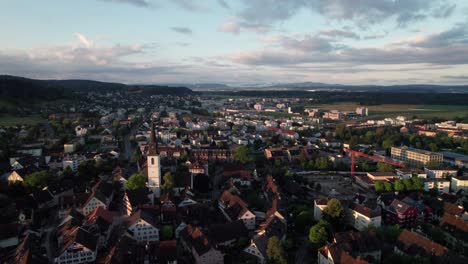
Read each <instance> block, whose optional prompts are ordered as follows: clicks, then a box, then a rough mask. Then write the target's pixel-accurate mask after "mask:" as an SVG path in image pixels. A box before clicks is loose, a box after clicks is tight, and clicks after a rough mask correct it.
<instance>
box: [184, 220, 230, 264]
mask: <svg viewBox="0 0 468 264" xmlns="http://www.w3.org/2000/svg"><path fill="white" fill-rule="evenodd" d="M179 237H180V242H181V243H182V246H183V247H184V248H185V250H187V251H188V252H190V253H192V256H193V258H194V259H195V263H197V264H222V263H224V255H223V253H221V251H219V250H217V249H216V248H215V247H213V245H212V243H211V241H209V240H208V238H207V237H206V236H205V234H203V232H202V231H201V230H200V229H199V228H197V227H193V226H192V225H187V226H186V227H185V228H184V229H183V230H181V231H180V233H179Z"/></svg>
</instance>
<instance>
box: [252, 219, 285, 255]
mask: <svg viewBox="0 0 468 264" xmlns="http://www.w3.org/2000/svg"><path fill="white" fill-rule="evenodd" d="M286 230H287V224H286V219H285V218H284V217H283V216H282V215H281V214H280V213H278V212H274V213H272V214H270V215H269V216H268V217H267V219H266V220H265V222H263V223H261V224H260V227H259V228H258V229H257V230H256V231H255V235H254V237H253V238H252V239H251V241H250V245H249V246H248V247H247V248H245V249H244V252H245V253H247V254H248V255H250V256H252V257H254V258H255V259H256V260H257V262H258V263H262V264H263V263H266V261H267V259H268V258H267V247H268V240H269V239H270V238H272V237H273V236H276V237H277V238H278V239H279V240H280V241H284V239H285V237H286Z"/></svg>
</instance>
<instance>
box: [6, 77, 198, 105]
mask: <svg viewBox="0 0 468 264" xmlns="http://www.w3.org/2000/svg"><path fill="white" fill-rule="evenodd" d="M74 91H79V92H96V91H102V92H108V91H109V92H110V91H141V92H144V93H146V94H162V95H187V94H191V93H193V91H192V90H191V89H189V88H186V87H168V86H161V85H127V84H122V83H109V82H98V81H90V80H35V79H28V78H23V77H17V76H10V75H0V99H5V100H16V101H31V100H54V99H59V98H64V97H67V96H70V95H71V94H72V92H74Z"/></svg>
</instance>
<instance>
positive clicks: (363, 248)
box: [335, 231, 382, 254]
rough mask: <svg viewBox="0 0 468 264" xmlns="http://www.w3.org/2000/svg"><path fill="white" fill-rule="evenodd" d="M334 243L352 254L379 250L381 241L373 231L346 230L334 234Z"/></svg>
mask: <svg viewBox="0 0 468 264" xmlns="http://www.w3.org/2000/svg"><path fill="white" fill-rule="evenodd" d="M335 244H337V245H339V246H340V247H341V248H342V249H344V250H345V251H347V252H349V253H350V254H353V253H354V252H359V253H363V252H371V251H377V250H381V247H382V243H381V241H380V240H379V239H378V238H377V235H376V234H375V232H356V231H347V232H340V233H336V234H335Z"/></svg>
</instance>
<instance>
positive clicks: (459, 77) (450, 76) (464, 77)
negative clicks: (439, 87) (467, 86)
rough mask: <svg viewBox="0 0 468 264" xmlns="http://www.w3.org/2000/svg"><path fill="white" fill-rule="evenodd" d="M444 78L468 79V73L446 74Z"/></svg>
mask: <svg viewBox="0 0 468 264" xmlns="http://www.w3.org/2000/svg"><path fill="white" fill-rule="evenodd" d="M442 78H444V79H451V80H455V81H468V75H444V76H442Z"/></svg>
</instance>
